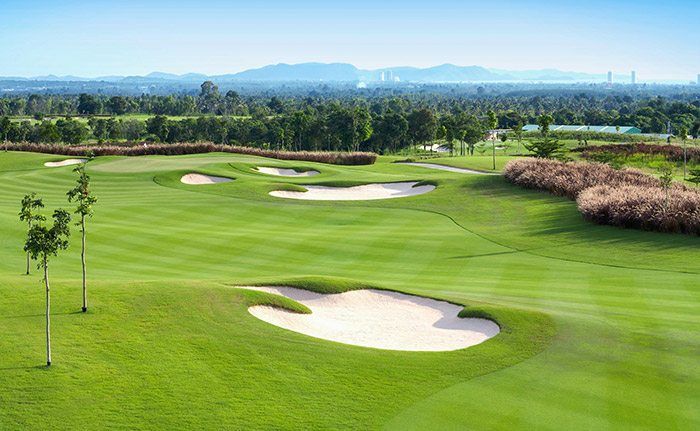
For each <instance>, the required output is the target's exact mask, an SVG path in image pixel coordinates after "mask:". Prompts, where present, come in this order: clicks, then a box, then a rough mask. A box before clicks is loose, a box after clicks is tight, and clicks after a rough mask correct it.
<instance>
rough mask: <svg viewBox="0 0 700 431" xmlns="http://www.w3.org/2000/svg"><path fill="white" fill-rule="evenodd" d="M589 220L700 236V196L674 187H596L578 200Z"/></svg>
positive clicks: (584, 193) (585, 216) (584, 192)
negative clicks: (668, 188) (667, 191)
mask: <svg viewBox="0 0 700 431" xmlns="http://www.w3.org/2000/svg"><path fill="white" fill-rule="evenodd" d="M576 203H577V205H578V209H579V211H580V212H581V214H583V217H584V218H585V219H586V220H590V221H593V222H595V223H600V224H608V225H612V226H619V227H626V228H635V229H643V230H655V231H659V232H677V233H686V234H691V235H700V193H697V192H696V191H692V190H683V189H681V188H673V189H671V190H669V193H668V195H667V194H666V191H665V190H664V189H662V188H660V187H645V186H632V185H624V186H620V187H610V186H596V187H591V188H589V189H586V190H584V191H583V192H581V194H579V196H578V199H576Z"/></svg>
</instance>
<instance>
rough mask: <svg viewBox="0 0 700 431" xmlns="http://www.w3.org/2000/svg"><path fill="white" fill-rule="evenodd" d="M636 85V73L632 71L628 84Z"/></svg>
mask: <svg viewBox="0 0 700 431" xmlns="http://www.w3.org/2000/svg"><path fill="white" fill-rule="evenodd" d="M636 83H637V72H636V71H634V70H633V71H632V73H631V74H630V84H632V85H635V84H636Z"/></svg>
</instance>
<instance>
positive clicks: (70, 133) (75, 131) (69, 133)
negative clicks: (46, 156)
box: [56, 118, 88, 145]
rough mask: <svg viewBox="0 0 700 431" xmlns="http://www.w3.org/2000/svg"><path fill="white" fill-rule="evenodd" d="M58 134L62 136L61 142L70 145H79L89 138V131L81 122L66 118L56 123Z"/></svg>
mask: <svg viewBox="0 0 700 431" xmlns="http://www.w3.org/2000/svg"><path fill="white" fill-rule="evenodd" d="M56 127H57V128H58V133H59V134H60V135H61V141H63V142H65V143H66V144H69V145H77V144H79V143H81V142H82V141H84V140H85V138H87V135H88V129H87V127H85V125H84V124H83V123H82V122H80V121H76V120H73V119H72V118H66V119H61V120H58V121H56Z"/></svg>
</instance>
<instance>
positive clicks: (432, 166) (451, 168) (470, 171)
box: [399, 162, 498, 175]
mask: <svg viewBox="0 0 700 431" xmlns="http://www.w3.org/2000/svg"><path fill="white" fill-rule="evenodd" d="M399 164H400V165H411V166H420V167H423V168H429V169H439V170H441V171H449V172H458V173H460V174H476V175H498V174H497V173H494V172H481V171H475V170H473V169H467V168H456V167H454V166H445V165H437V164H435V163H416V162H401V163H399Z"/></svg>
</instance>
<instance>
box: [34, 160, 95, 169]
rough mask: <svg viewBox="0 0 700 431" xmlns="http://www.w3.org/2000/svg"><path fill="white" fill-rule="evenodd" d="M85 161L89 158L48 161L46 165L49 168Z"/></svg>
mask: <svg viewBox="0 0 700 431" xmlns="http://www.w3.org/2000/svg"><path fill="white" fill-rule="evenodd" d="M85 162H87V159H66V160H61V161H60V162H46V163H44V166H47V167H49V168H58V167H60V166H70V165H79V164H81V163H85Z"/></svg>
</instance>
